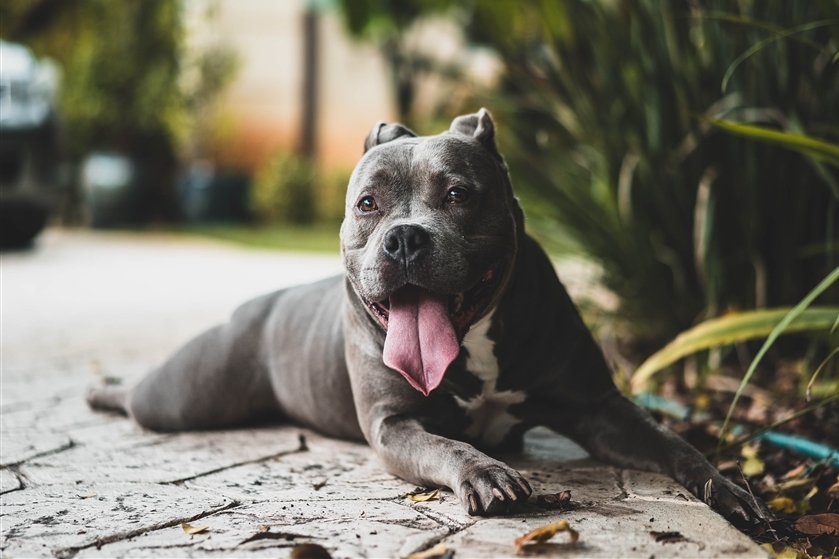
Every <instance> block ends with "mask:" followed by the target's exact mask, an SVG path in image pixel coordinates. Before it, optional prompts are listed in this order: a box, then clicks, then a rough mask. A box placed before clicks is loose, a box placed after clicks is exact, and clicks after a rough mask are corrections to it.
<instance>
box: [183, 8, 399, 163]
mask: <svg viewBox="0 0 839 559" xmlns="http://www.w3.org/2000/svg"><path fill="white" fill-rule="evenodd" d="M305 8H306V2H305V1H303V0H246V1H242V0H187V1H186V3H185V18H186V25H187V49H188V50H189V49H195V48H202V46H205V45H207V44H209V43H211V42H213V41H215V42H219V43H222V44H226V45H228V46H230V47H232V49H233V50H235V51H236V53H237V54H238V58H239V60H240V67H239V70H238V73H237V75H236V78H235V79H234V81H233V83H232V85H231V86H230V88H229V89H228V90H227V92H226V93H225V95H224V97H223V99H222V101H221V102H220V106H219V107H218V109H217V111H216V115H217V116H216V118H218V119H219V120H220V123H219V126H220V127H222V128H224V133H223V134H221V136H220V137H221V140H219V141H220V143H221V145H219V146H217V147H218V148H219V149H220V150H222V151H223V152H224V153H221V154H219V155H220V158H221V159H222V160H223V161H224V162H225V163H227V164H231V165H235V166H240V167H243V168H245V169H248V170H251V171H255V170H256V169H258V168H259V166H260V165H261V164H262V163H264V162H265V161H266V160H267V158H268V157H270V155H271V154H273V153H274V152H275V151H276V150H278V149H288V150H292V149H295V148H296V147H297V143H298V141H299V137H300V124H301V111H302V91H303V39H304V37H303V14H304V10H305ZM340 17H341V16H340V13H338V12H336V11H335V10H323V11H321V13H320V26H319V53H318V55H319V60H318V63H319V69H318V99H317V111H318V113H317V144H316V145H317V147H316V152H317V158H318V161H319V163H320V165H321V166H322V167H324V168H327V169H330V168H338V169H347V168H351V167H353V166H354V165H355V163H356V162H357V161H358V158H359V156H360V155H361V151H362V146H363V143H364V138H365V137H366V136H367V134H368V132H369V131H370V129H371V127H372V126H373V124H375V123H376V122H377V121H379V120H394V119H395V113H396V111H395V108H394V102H393V100H392V98H391V87H390V84H389V82H388V79H389V78H388V74H387V72H386V68H385V66H384V63H383V60H382V57H381V55H380V54H379V52H378V50H377V49H376V48H375V47H373V46H370V45H366V44H361V43H358V42H356V41H354V40H353V39H352V38H351V37H349V35H348V34H347V32H346V31H345V30H344V28H343V23H342V21H341V20H340Z"/></svg>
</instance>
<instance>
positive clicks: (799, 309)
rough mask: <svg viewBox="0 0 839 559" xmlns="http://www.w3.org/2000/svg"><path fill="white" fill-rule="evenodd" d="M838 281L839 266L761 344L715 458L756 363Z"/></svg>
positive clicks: (733, 402)
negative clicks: (817, 298)
mask: <svg viewBox="0 0 839 559" xmlns="http://www.w3.org/2000/svg"><path fill="white" fill-rule="evenodd" d="M837 279H839V266H837V267H836V268H834V269H833V271H832V272H830V273H829V274H828V275H827V277H826V278H824V279H823V280H822V281H821V282H819V284H818V285H817V286H816V287H815V288H813V290H812V291H811V292H810V293H808V294H807V296H806V297H804V298H803V299H802V300H801V302H800V303H798V304H797V305H795V306H794V307H793V308H792V310H791V311H789V312H788V313H787V315H786V316H785V317H784V318H783V319H782V320H781V321H780V322H779V323H778V325H777V326H775V328H774V329H773V330H772V333H771V334H769V337H768V338H766V341H765V342H763V346H762V347H761V348H760V351H758V352H757V355H755V358H754V359H752V363H751V365H749V368H748V370H747V371H746V374H745V375H744V376H743V380H742V381H740V386H739V387H738V388H737V392H735V393H734V398H733V399H732V400H731V405H730V406H729V407H728V414H726V416H725V421H723V424H722V428H721V429H720V444H719V445H718V446H717V456H719V448H720V446H721V445H722V443H723V441H724V440H725V430H726V429H727V428H728V422H729V421H731V414H733V413H734V407H735V406H736V405H737V400H739V399H740V394H742V393H743V389H744V388H745V387H746V385H747V384H748V383H749V380H750V379H751V378H752V375H753V374H754V372H755V370H756V369H757V365H758V363H760V360H761V359H763V356H764V355H765V354H766V352H767V351H769V348H770V347H772V344H774V343H775V340H776V339H777V338H778V336H780V335H781V334H782V333H783V332H784V330H786V329H787V328H788V327H789V325H790V324H792V323H793V322H794V321H795V319H796V318H797V317H799V316H800V315H801V314H803V313H804V312H805V310H806V309H807V307H809V306H810V304H811V303H812V302H813V301H815V300H816V297H818V296H819V295H821V294H822V293H824V292H825V291H826V290H827V288H828V287H830V286H831V285H833V284H834V283H835V282H836V280H837Z"/></svg>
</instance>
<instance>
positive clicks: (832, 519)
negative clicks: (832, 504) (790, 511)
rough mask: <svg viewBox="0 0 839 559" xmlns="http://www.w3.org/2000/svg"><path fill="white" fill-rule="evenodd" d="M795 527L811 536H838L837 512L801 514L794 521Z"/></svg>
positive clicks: (838, 522) (838, 520) (838, 519)
mask: <svg viewBox="0 0 839 559" xmlns="http://www.w3.org/2000/svg"><path fill="white" fill-rule="evenodd" d="M795 529H796V530H798V531H799V532H802V533H804V534H808V535H811V536H817V535H819V534H828V535H831V536H839V514H836V513H835V512H823V513H821V514H808V515H807V516H802V517H801V518H799V519H798V520H796V521H795Z"/></svg>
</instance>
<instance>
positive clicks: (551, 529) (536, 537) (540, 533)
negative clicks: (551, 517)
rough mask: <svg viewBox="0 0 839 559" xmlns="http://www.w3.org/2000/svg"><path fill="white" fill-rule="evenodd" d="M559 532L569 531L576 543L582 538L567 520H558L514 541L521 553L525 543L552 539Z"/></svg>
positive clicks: (573, 541)
mask: <svg viewBox="0 0 839 559" xmlns="http://www.w3.org/2000/svg"><path fill="white" fill-rule="evenodd" d="M559 532H568V536H569V537H570V538H571V543H576V542H577V540H578V539H579V538H580V534H579V532H577V531H576V530H574V529H572V528H571V526H569V525H568V521H567V520H557V521H556V522H551V523H550V524H545V525H544V526H540V527H539V528H536V529H535V530H533V531H532V532H528V533H526V534H525V535H523V536H522V537H520V538H516V541H515V542H513V543H515V545H516V553H521V550H522V548H523V547H524V545H525V544H527V543H529V542H536V543H541V542H544V541H547V540H549V539H551V538H552V537H554V536H555V535H557V534H558V533H559Z"/></svg>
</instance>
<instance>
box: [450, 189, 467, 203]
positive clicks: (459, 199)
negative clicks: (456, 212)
mask: <svg viewBox="0 0 839 559" xmlns="http://www.w3.org/2000/svg"><path fill="white" fill-rule="evenodd" d="M467 198H469V192H467V190H466V189H465V188H460V187H459V186H453V187H452V188H450V189H449V191H448V192H447V193H446V203H448V204H462V203H463V202H465V201H466V199H467Z"/></svg>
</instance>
